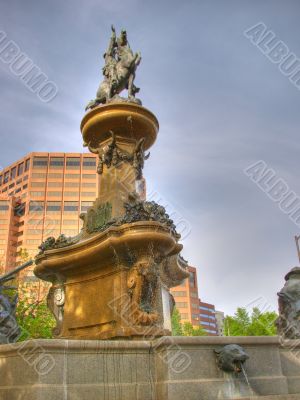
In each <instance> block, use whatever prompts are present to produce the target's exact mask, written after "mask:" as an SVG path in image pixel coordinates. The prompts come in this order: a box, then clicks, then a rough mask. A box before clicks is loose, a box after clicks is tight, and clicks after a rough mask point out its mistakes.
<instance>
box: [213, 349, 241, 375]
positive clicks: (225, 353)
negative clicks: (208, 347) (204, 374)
mask: <svg viewBox="0 0 300 400" xmlns="http://www.w3.org/2000/svg"><path fill="white" fill-rule="evenodd" d="M215 353H216V355H217V363H218V367H219V368H220V369H221V370H222V371H226V372H235V373H239V372H241V371H242V365H243V364H244V362H245V361H246V360H248V358H249V356H248V354H247V353H246V352H245V350H244V349H243V348H242V347H241V346H238V345H237V344H228V345H226V346H224V347H223V348H222V349H221V350H215Z"/></svg>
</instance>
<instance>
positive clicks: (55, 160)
mask: <svg viewBox="0 0 300 400" xmlns="http://www.w3.org/2000/svg"><path fill="white" fill-rule="evenodd" d="M63 167H64V158H63V157H51V158H50V168H63Z"/></svg>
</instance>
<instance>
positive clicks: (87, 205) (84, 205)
mask: <svg viewBox="0 0 300 400" xmlns="http://www.w3.org/2000/svg"><path fill="white" fill-rule="evenodd" d="M92 205H93V202H92V201H82V202H81V212H86V211H87V210H88V209H89V208H90V207H91V206H92Z"/></svg>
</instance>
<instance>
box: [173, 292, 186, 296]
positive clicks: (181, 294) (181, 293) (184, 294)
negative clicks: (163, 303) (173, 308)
mask: <svg viewBox="0 0 300 400" xmlns="http://www.w3.org/2000/svg"><path fill="white" fill-rule="evenodd" d="M173 296H175V297H186V292H185V291H180V292H179V291H178V292H173Z"/></svg>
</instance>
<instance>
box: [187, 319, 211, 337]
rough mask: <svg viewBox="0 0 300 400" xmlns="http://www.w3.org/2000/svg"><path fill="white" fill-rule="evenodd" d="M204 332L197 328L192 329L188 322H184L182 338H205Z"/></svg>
mask: <svg viewBox="0 0 300 400" xmlns="http://www.w3.org/2000/svg"><path fill="white" fill-rule="evenodd" d="M206 335H207V333H206V332H205V330H204V329H203V328H202V327H201V326H199V327H197V328H194V327H193V325H192V324H191V323H190V322H184V324H183V336H206Z"/></svg>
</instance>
